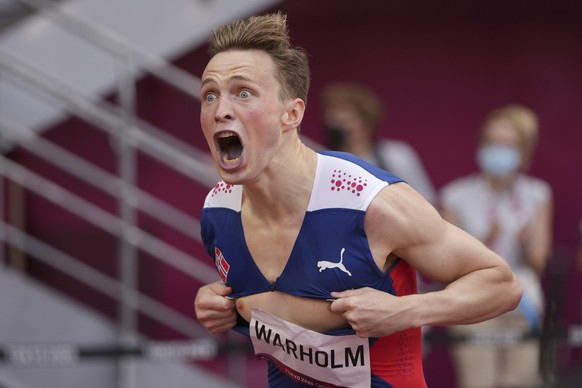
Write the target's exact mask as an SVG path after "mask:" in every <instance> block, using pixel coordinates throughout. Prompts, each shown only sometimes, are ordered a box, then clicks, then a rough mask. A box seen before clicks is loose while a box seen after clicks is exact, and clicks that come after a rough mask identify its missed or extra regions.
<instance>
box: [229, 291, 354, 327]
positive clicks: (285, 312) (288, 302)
mask: <svg viewBox="0 0 582 388" xmlns="http://www.w3.org/2000/svg"><path fill="white" fill-rule="evenodd" d="M330 304H331V302H328V301H326V300H321V299H312V298H303V297H298V296H294V295H290V294H287V293H284V292H279V291H269V292H263V293H260V294H253V295H248V296H244V297H240V298H237V300H236V307H237V310H238V313H239V314H240V315H241V316H242V317H243V318H244V319H245V320H246V321H247V322H250V321H251V309H252V308H260V309H262V310H265V311H267V312H269V313H271V314H273V315H275V316H277V317H278V318H281V319H283V320H285V321H287V322H291V323H294V324H296V325H298V326H301V327H303V328H306V329H309V330H313V331H317V332H320V333H324V332H328V331H334V330H337V329H341V328H345V327H346V326H347V322H346V320H345V319H344V318H343V317H342V316H341V315H340V314H336V313H333V312H332V311H331V310H330V308H329V305H330Z"/></svg>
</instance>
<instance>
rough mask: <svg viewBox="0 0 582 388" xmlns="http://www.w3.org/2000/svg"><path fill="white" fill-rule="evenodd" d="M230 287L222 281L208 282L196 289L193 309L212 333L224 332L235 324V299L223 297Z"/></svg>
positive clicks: (228, 292)
mask: <svg viewBox="0 0 582 388" xmlns="http://www.w3.org/2000/svg"><path fill="white" fill-rule="evenodd" d="M230 293H232V289H231V288H230V287H227V286H225V285H224V283H223V282H222V281H218V282H215V283H210V284H207V285H205V286H202V287H200V289H198V293H197V294H196V300H195V301H194V311H195V312H196V318H198V321H200V323H201V324H202V325H203V326H204V327H205V328H206V330H208V331H209V332H211V333H213V334H219V333H224V332H225V331H227V330H229V329H232V328H233V327H234V325H235V324H236V318H237V314H236V309H235V301H234V300H232V299H227V298H225V296H226V295H229V294H230Z"/></svg>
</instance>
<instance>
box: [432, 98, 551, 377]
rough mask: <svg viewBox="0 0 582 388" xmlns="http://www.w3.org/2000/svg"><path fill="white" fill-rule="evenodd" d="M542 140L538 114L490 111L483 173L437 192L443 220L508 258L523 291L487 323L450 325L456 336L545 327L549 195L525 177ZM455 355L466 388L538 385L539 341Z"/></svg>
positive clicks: (458, 350) (480, 156)
mask: <svg viewBox="0 0 582 388" xmlns="http://www.w3.org/2000/svg"><path fill="white" fill-rule="evenodd" d="M537 135H538V122H537V117H536V115H535V113H534V112H533V111H531V110H530V109H529V108H527V107H525V106H522V105H509V106H505V107H503V108H500V109H496V110H493V111H492V112H491V113H490V114H489V115H488V117H487V118H486V120H485V122H484V125H483V127H482V129H481V134H480V141H479V146H478V149H477V153H476V161H477V164H478V166H479V168H480V172H479V173H476V174H472V175H469V176H466V177H461V178H458V179H456V180H454V181H452V182H450V183H448V184H447V185H445V186H444V187H443V188H442V190H441V193H440V206H441V212H442V215H443V217H444V218H445V219H447V220H448V221H449V222H451V223H454V224H456V225H457V226H459V227H461V228H462V229H464V230H466V231H467V232H469V233H470V234H472V235H473V236H475V237H477V238H478V239H479V240H481V241H482V242H483V243H484V244H485V245H487V247H489V248H490V249H491V250H493V251H495V252H496V253H497V254H499V255H500V256H501V257H503V258H504V259H505V260H506V261H507V262H508V263H509V264H510V266H511V267H512V269H513V270H514V272H515V273H516V275H517V276H518V278H519V280H520V282H521V284H522V286H523V289H524V293H523V297H522V300H521V303H520V305H519V308H518V309H516V310H515V311H513V312H512V313H508V314H504V315H501V316H499V317H497V318H496V319H494V320H491V321H488V322H487V323H483V324H476V325H469V326H457V327H453V328H451V330H452V331H453V332H454V333H457V334H469V335H471V334H475V333H479V332H489V333H491V332H496V331H498V330H512V329H513V330H519V331H521V332H528V331H533V332H536V331H537V330H539V329H540V322H541V318H542V313H543V305H544V301H543V292H542V286H541V281H540V279H541V275H542V274H543V272H544V270H545V266H546V261H547V259H548V257H549V255H550V249H551V243H552V242H551V240H552V207H553V205H552V190H551V188H550V186H549V185H548V183H546V182H545V181H542V180H541V179H538V178H535V177H533V176H530V175H527V174H526V173H527V171H528V167H529V165H530V162H531V160H532V156H533V152H534V148H535V144H536V140H537ZM454 358H455V360H456V363H457V371H458V378H459V383H460V386H462V387H533V386H538V384H539V373H538V369H539V367H538V364H539V349H538V344H537V343H536V342H535V341H534V340H531V341H526V342H522V343H519V344H511V345H507V346H505V345H481V346H472V345H470V344H461V345H458V346H456V347H455V350H454Z"/></svg>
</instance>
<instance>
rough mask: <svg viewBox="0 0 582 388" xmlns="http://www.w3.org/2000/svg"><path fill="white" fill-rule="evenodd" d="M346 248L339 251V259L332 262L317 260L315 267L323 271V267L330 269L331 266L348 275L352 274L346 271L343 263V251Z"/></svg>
mask: <svg viewBox="0 0 582 388" xmlns="http://www.w3.org/2000/svg"><path fill="white" fill-rule="evenodd" d="M345 251H346V248H342V250H341V252H340V261H339V262H337V263H334V262H332V261H326V260H321V261H318V262H317V267H318V268H319V272H321V271H323V270H324V269H332V268H339V269H340V270H341V271H343V272H345V273H347V274H348V275H350V276H352V273H351V272H350V271H348V269H347V268H346V266H345V265H344V264H343V261H344V252H345Z"/></svg>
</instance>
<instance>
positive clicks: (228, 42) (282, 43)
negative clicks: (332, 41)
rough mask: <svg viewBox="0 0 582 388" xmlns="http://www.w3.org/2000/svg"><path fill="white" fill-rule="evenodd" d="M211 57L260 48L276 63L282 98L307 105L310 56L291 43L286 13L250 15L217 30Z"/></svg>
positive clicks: (212, 44) (209, 49)
mask: <svg viewBox="0 0 582 388" xmlns="http://www.w3.org/2000/svg"><path fill="white" fill-rule="evenodd" d="M208 44H209V46H208V53H209V54H210V56H211V57H213V56H215V55H216V54H218V53H221V52H224V51H228V50H261V51H264V52H266V53H267V54H269V55H270V56H271V58H272V59H273V62H274V63H275V68H276V74H275V78H276V79H277V80H278V81H279V83H280V84H281V92H282V95H281V99H282V100H285V99H288V98H289V99H292V98H300V99H302V100H303V101H304V102H305V103H306V104H307V93H308V91H309V82H310V70H309V60H308V59H307V55H306V54H305V52H304V51H303V50H302V49H300V48H295V47H292V46H291V39H290V37H289V30H288V27H287V15H285V14H283V13H281V12H277V13H273V14H267V15H261V16H251V17H250V18H248V19H240V20H235V21H234V22H232V23H230V24H227V25H224V26H221V27H218V28H217V29H215V30H214V31H213V32H212V34H211V36H210V40H209V41H208Z"/></svg>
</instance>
